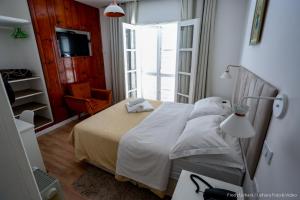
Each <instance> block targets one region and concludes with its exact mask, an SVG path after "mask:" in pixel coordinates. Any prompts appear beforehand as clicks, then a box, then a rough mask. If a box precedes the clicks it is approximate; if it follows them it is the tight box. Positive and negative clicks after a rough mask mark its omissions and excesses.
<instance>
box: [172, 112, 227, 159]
mask: <svg viewBox="0 0 300 200" xmlns="http://www.w3.org/2000/svg"><path fill="white" fill-rule="evenodd" d="M223 120H224V117H223V116H220V115H207V116H203V117H198V118H195V119H192V120H190V121H188V122H187V124H186V127H185V129H184V130H183V133H182V134H181V135H180V137H179V138H178V140H177V141H176V144H175V145H174V147H173V148H172V150H171V152H170V155H169V157H170V159H176V158H181V157H187V156H193V155H202V154H226V153H229V152H230V149H231V147H230V146H229V145H228V144H227V143H226V142H225V141H224V139H223V138H222V136H221V135H220V129H219V124H220V123H221V122H222V121H223Z"/></svg>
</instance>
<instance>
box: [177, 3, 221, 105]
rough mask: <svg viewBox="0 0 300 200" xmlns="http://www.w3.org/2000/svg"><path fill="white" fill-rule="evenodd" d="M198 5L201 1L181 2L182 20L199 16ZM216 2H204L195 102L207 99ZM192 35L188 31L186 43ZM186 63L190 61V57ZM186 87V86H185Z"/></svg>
mask: <svg viewBox="0 0 300 200" xmlns="http://www.w3.org/2000/svg"><path fill="white" fill-rule="evenodd" d="M197 3H198V4H199V3H201V1H200V0H181V5H182V6H181V19H182V20H188V19H193V18H196V17H198V16H196V15H197V13H196V7H197V6H199V5H197ZM215 10H216V0H202V13H201V31H200V40H199V41H200V42H199V55H198V64H197V72H196V82H195V91H194V101H197V100H199V99H201V98H204V97H206V84H207V69H208V60H209V53H210V48H211V43H212V41H213V35H214V21H215V12H216V11H215ZM189 37H192V36H191V34H189V32H188V31H187V34H186V39H185V40H186V41H187V42H188V41H189V40H190V38H189ZM185 60H186V61H188V60H190V59H189V58H188V57H187V58H186V59H185ZM186 66H188V65H186ZM182 87H184V84H183V86H182Z"/></svg>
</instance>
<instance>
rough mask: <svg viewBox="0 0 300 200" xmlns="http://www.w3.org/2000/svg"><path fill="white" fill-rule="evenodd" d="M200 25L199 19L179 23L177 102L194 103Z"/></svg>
mask: <svg viewBox="0 0 300 200" xmlns="http://www.w3.org/2000/svg"><path fill="white" fill-rule="evenodd" d="M199 27H200V20H199V19H192V20H186V21H182V22H179V23H178V31H177V32H178V48H177V59H176V60H177V67H176V94H175V99H176V102H180V103H193V99H194V88H195V76H196V66H197V61H198V58H197V56H198V48H199V45H198V44H199Z"/></svg>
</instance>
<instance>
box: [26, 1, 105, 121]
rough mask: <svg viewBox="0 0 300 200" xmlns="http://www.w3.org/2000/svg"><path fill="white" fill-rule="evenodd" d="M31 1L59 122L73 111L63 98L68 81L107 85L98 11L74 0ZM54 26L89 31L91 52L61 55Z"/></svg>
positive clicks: (45, 72)
mask: <svg viewBox="0 0 300 200" xmlns="http://www.w3.org/2000/svg"><path fill="white" fill-rule="evenodd" d="M28 4H29V8H30V13H31V18H32V22H33V26H34V30H35V35H36V38H37V44H38V48H39V53H40V57H41V61H42V66H43V71H44V76H45V80H46V84H47V89H48V95H49V98H50V103H51V108H52V112H53V116H54V120H55V122H60V121H62V120H64V119H67V118H68V117H70V116H71V115H72V112H70V111H69V110H67V106H66V104H65V102H64V98H63V97H64V95H66V94H67V91H68V84H70V83H74V82H87V81H88V82H90V84H91V85H92V87H96V88H103V89H104V88H106V86H105V76H104V64H103V54H102V43H101V32H100V18H99V11H98V9H96V8H93V7H90V6H87V5H84V4H81V3H79V2H76V1H74V0H28ZM55 27H60V28H69V29H74V30H83V31H87V32H90V34H91V44H92V56H82V57H72V58H62V57H60V54H59V47H58V44H57V40H56V34H55Z"/></svg>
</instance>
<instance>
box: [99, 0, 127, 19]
mask: <svg viewBox="0 0 300 200" xmlns="http://www.w3.org/2000/svg"><path fill="white" fill-rule="evenodd" d="M124 15H125V12H124V10H123V9H122V8H121V7H120V6H118V5H117V1H116V0H112V3H111V4H110V5H109V6H107V7H106V8H105V10H104V16H106V17H123V16H124Z"/></svg>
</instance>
